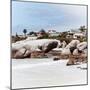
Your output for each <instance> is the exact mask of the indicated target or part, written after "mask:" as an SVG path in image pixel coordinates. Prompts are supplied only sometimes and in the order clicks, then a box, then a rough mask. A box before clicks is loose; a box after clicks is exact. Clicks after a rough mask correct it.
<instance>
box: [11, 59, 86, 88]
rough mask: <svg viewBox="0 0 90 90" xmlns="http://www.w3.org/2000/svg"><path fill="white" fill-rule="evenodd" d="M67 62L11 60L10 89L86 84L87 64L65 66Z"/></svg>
mask: <svg viewBox="0 0 90 90" xmlns="http://www.w3.org/2000/svg"><path fill="white" fill-rule="evenodd" d="M67 61H68V60H59V61H53V59H52V58H44V59H32V58H30V59H12V88H13V89H15V88H33V87H47V86H65V85H81V84H87V70H86V69H83V68H87V64H86V63H84V64H79V65H72V66H66V63H67Z"/></svg>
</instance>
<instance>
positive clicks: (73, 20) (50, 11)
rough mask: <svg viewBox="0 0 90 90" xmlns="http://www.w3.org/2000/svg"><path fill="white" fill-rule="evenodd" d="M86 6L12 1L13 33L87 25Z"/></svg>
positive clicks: (59, 29) (57, 29) (60, 30)
mask: <svg viewBox="0 0 90 90" xmlns="http://www.w3.org/2000/svg"><path fill="white" fill-rule="evenodd" d="M86 9H87V8H86V6H78V5H64V4H50V3H34V2H17V1H12V34H16V32H17V33H18V34H23V32H22V31H23V29H24V28H26V29H27V30H28V32H30V31H39V30H40V29H42V28H43V29H45V30H46V31H48V30H49V29H54V30H56V31H59V32H62V31H66V30H70V29H76V28H79V27H80V26H81V25H85V26H86V22H87V21H86V20H87V13H86V11H87V10H86Z"/></svg>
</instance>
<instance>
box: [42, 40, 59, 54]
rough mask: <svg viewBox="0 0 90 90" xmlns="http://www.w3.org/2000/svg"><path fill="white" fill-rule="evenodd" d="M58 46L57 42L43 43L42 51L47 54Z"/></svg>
mask: <svg viewBox="0 0 90 90" xmlns="http://www.w3.org/2000/svg"><path fill="white" fill-rule="evenodd" d="M57 45H58V42H56V41H52V42H49V43H45V44H44V45H43V46H42V50H43V51H44V53H48V52H49V51H51V50H52V49H53V48H56V47H57Z"/></svg>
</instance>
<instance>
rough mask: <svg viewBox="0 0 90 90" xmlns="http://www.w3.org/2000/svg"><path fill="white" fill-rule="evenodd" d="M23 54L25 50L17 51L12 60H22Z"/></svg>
mask: <svg viewBox="0 0 90 90" xmlns="http://www.w3.org/2000/svg"><path fill="white" fill-rule="evenodd" d="M25 52H26V49H25V48H21V49H19V50H18V51H17V52H16V53H15V55H14V58H24V54H25Z"/></svg>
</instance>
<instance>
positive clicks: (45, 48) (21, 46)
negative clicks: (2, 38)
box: [12, 39, 61, 58]
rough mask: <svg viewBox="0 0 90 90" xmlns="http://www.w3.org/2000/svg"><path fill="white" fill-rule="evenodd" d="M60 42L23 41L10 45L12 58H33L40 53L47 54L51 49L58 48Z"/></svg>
mask: <svg viewBox="0 0 90 90" xmlns="http://www.w3.org/2000/svg"><path fill="white" fill-rule="evenodd" d="M60 45H61V44H60V41H59V40H56V39H41V40H31V41H30V40H23V41H19V42H16V43H13V44H12V58H27V57H30V56H31V57H35V56H37V55H38V54H41V56H42V53H40V51H42V52H44V53H48V52H49V51H51V50H52V49H53V48H56V47H59V46H60ZM37 50H39V51H37Z"/></svg>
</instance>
